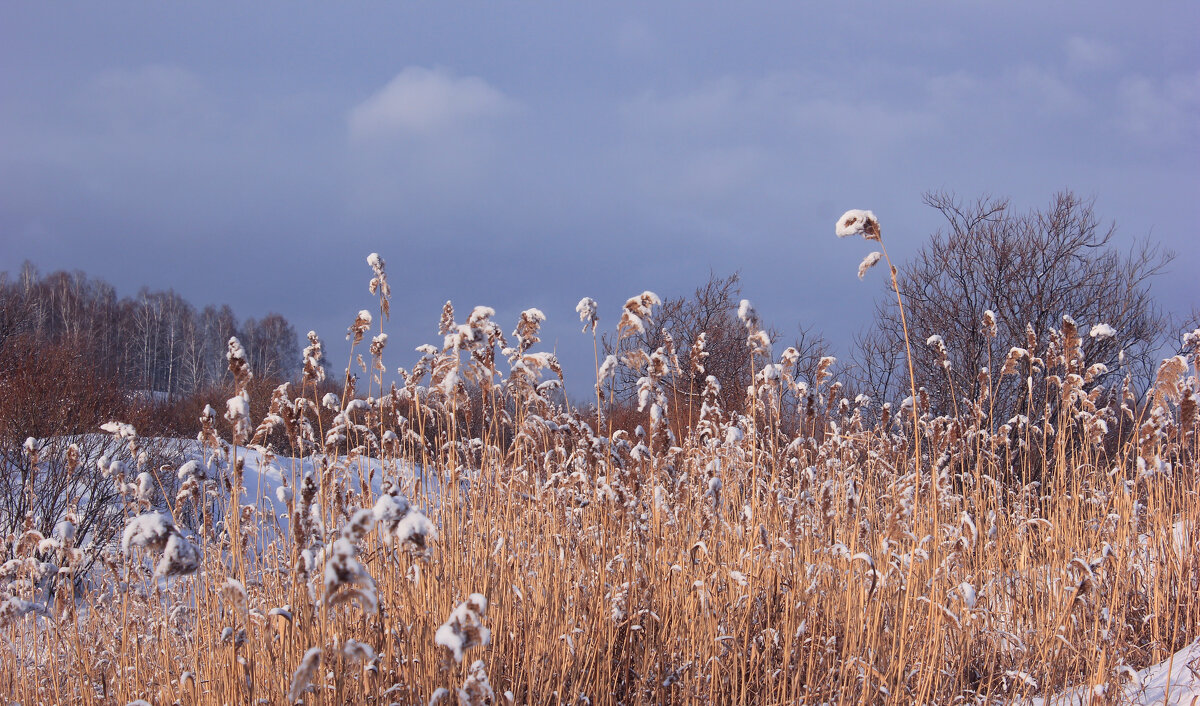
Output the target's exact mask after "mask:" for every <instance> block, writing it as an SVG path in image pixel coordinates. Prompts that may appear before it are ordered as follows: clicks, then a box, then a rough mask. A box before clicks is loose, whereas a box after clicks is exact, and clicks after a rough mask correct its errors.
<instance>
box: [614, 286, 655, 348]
mask: <svg viewBox="0 0 1200 706" xmlns="http://www.w3.org/2000/svg"><path fill="white" fill-rule="evenodd" d="M660 304H662V299H659V297H658V295H657V294H655V293H654V292H651V291H650V290H646V291H644V292H642V293H641V294H639V295H637V296H636V297H630V298H629V299H628V300H626V302H625V306H623V307H621V320H620V321H619V322H617V338H618V339H623V338H628V337H629V336H632V335H634V334H638V333H645V332H646V325H647V324H649V323H652V322H653V313H654V307H656V306H658V305H660Z"/></svg>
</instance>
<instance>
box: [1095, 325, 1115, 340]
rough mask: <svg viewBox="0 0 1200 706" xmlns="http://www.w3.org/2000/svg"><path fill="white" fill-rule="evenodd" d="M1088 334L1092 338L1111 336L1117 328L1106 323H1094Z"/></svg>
mask: <svg viewBox="0 0 1200 706" xmlns="http://www.w3.org/2000/svg"><path fill="white" fill-rule="evenodd" d="M1088 335H1089V336H1091V337H1092V338H1112V337H1113V336H1116V335H1117V330H1116V329H1115V328H1113V327H1112V326H1109V325H1108V324H1096V325H1095V326H1092V330H1091V331H1090V332H1089V333H1088Z"/></svg>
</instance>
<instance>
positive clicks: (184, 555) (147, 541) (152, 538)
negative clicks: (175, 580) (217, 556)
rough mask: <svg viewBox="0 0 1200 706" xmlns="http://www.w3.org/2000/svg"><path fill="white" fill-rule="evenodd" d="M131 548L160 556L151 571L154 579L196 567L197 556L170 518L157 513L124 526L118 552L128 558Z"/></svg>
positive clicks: (136, 519)
mask: <svg viewBox="0 0 1200 706" xmlns="http://www.w3.org/2000/svg"><path fill="white" fill-rule="evenodd" d="M135 546H137V547H144V548H145V549H148V550H152V551H161V552H162V558H161V559H159V562H158V565H157V566H156V567H155V569H154V575H155V576H160V577H163V578H169V577H171V576H181V575H183V574H190V573H192V572H194V571H195V570H196V569H197V568H199V566H200V553H199V552H198V551H196V548H195V547H193V546H192V545H191V543H189V542H188V541H187V539H185V538H184V536H183V535H182V534H180V533H179V530H178V529H177V528H176V527H175V523H173V522H171V518H169V517H167V516H166V515H164V514H162V513H161V512H147V513H145V514H142V515H138V516H137V517H131V518H129V520H128V522H126V523H125V532H124V533H123V534H122V535H121V550H122V551H124V552H125V553H126V554H128V553H129V552H130V550H131V549H132V548H133V547H135Z"/></svg>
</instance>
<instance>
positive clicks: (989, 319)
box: [983, 309, 1000, 338]
mask: <svg viewBox="0 0 1200 706" xmlns="http://www.w3.org/2000/svg"><path fill="white" fill-rule="evenodd" d="M983 331H984V333H986V334H987V337H988V338H995V337H996V336H997V335H999V333H1000V331H999V329H998V328H997V326H996V312H994V311H992V310H991V309H988V310H986V311H984V312H983Z"/></svg>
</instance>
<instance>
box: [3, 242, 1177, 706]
mask: <svg viewBox="0 0 1200 706" xmlns="http://www.w3.org/2000/svg"><path fill="white" fill-rule="evenodd" d="M370 264H371V266H372V267H373V274H374V277H373V279H372V280H371V285H370V289H371V292H372V293H373V294H374V295H375V296H376V297H377V298H378V302H379V306H378V308H377V309H376V310H374V311H373V312H367V311H363V312H360V313H359V315H358V316H357V318H356V320H355V321H354V323H353V325H352V326H351V328H350V332H349V334H350V336H351V338H352V339H353V342H354V343H355V344H356V346H357V347H356V349H355V352H354V353H352V356H353V355H358V354H360V353H361V354H364V357H365V358H367V360H366V361H365V366H366V368H367V374H366V375H364V376H363V378H361V379H358V378H355V379H351V378H347V379H346V380H345V381H341V380H339V381H337V382H339V383H343V384H342V385H341V387H342V390H341V393H340V394H339V393H336V392H333V393H327V392H322V391H320V390H324V389H326V387H327V386H328V382H329V381H323V378H324V371H323V368H322V366H321V365H320V363H321V358H322V355H323V354H322V345H321V343H320V341H319V340H318V339H317V338H316V337H315V336H312V335H310V342H311V345H310V346H309V348H308V349H307V350H306V351H305V369H304V372H303V377H302V379H301V380H300V381H298V382H297V383H295V384H292V385H284V386H281V387H279V388H278V389H277V390H276V391H275V393H274V395H273V397H272V399H271V401H270V412H269V413H268V414H267V415H266V416H265V417H263V418H261V419H251V418H250V416H249V415H250V412H249V410H250V405H249V401H250V400H249V399H248V397H249V392H248V389H249V380H250V377H251V370H252V369H253V365H254V361H252V360H250V361H247V360H246V356H245V353H244V351H243V350H242V349H241V346H240V344H239V343H238V342H237V341H236V339H235V340H233V341H230V342H229V356H228V360H229V364H230V370H231V371H232V373H233V376H234V379H235V381H236V386H237V388H236V394H235V395H234V396H233V397H232V398H231V399H229V400H228V401H227V402H225V401H220V400H215V401H214V404H216V403H218V402H220V404H219V405H218V406H219V407H221V409H220V410H214V409H208V410H206V411H205V414H204V415H203V416H202V417H201V418H200V419H199V420H197V431H198V433H199V435H198V441H196V442H193V444H194V449H195V452H196V453H195V456H196V458H195V459H194V460H193V461H192V462H188V463H185V464H181V465H180V466H179V467H170V466H162V467H157V468H156V467H153V466H151V465H149V464H145V463H139V461H140V459H139V457H140V456H141V454H140V444H141V443H142V440H140V439H139V437H138V436H137V433H136V430H135V429H133V428H131V427H129V426H127V425H123V424H120V423H115V424H111V425H106V430H105V431H106V432H108V433H111V434H113V435H114V436H116V437H118V438H119V439H120V443H121V444H122V445H124V446H125V447H126V452H124V453H122V454H121V455H120V459H118V458H117V456H115V455H114V456H113V457H111V458H110V457H107V456H106V457H104V458H100V459H92V458H82V457H80V458H78V459H77V462H78V463H92V464H98V465H99V467H100V469H101V470H102V471H103V472H104V475H105V477H106V478H109V479H111V481H112V482H113V483H115V484H116V487H117V488H118V490H119V491H120V496H121V498H123V501H122V508H121V512H122V513H124V515H125V519H124V520H123V522H124V527H125V530H124V533H123V536H122V537H121V541H120V542H116V543H113V544H112V545H110V546H95V545H94V544H93V543H89V541H88V539H87V537H86V536H85V535H84V534H83V532H82V530H80V532H78V533H77V532H76V528H75V526H74V525H73V524H72V522H71V521H70V518H68V520H67V521H64V522H62V523H60V524H59V525H58V526H57V527H56V528H55V531H54V532H52V533H50V534H43V533H40V532H38V531H36V530H35V529H33V528H32V527H31V528H30V529H29V530H28V531H27V532H26V533H25V534H24V535H23V536H14V537H10V538H9V541H6V542H5V544H4V546H3V549H0V551H2V552H4V553H3V555H0V561H2V562H3V566H2V568H0V602H2V604H3V607H0V653H2V654H3V659H0V693H2V694H4V695H5V697H4V698H5V701H6V702H19V703H25V704H35V703H64V704H65V703H82V704H98V703H118V704H125V703H129V702H133V701H135V700H138V699H141V700H144V701H146V702H149V703H156V704H157V703H162V704H170V703H182V704H199V703H206V704H207V703H271V704H275V703H291V702H303V703H310V704H334V703H361V704H388V703H400V704H412V703H422V704H423V703H445V704H450V703H455V702H457V703H463V704H468V703H469V704H484V703H494V704H504V703H522V704H558V703H562V704H568V703H570V704H576V703H579V704H584V703H590V704H618V703H620V704H636V703H663V704H666V703H754V704H793V703H830V704H859V703H871V704H874V703H880V704H882V703H894V704H910V703H944V704H953V703H1024V702H1028V701H1029V700H1031V699H1034V698H1039V697H1040V698H1046V697H1052V696H1053V695H1056V694H1062V693H1065V692H1066V691H1067V690H1068V689H1072V688H1075V687H1082V690H1076V691H1075V692H1074V693H1076V694H1080V693H1082V694H1084V696H1083V697H1082V698H1084V699H1086V700H1087V701H1088V702H1090V703H1097V704H1107V703H1123V702H1126V701H1128V700H1131V699H1134V698H1137V690H1138V686H1139V685H1138V681H1137V675H1138V671H1139V670H1141V669H1143V668H1145V667H1147V666H1149V665H1152V664H1155V663H1159V662H1162V661H1163V660H1167V659H1168V658H1170V657H1171V655H1172V654H1174V653H1175V652H1177V651H1178V650H1180V649H1181V648H1183V647H1185V646H1187V645H1189V644H1190V643H1192V642H1193V641H1195V640H1196V639H1197V637H1198V636H1200V629H1198V628H1200V548H1198V542H1197V538H1198V536H1200V535H1198V533H1200V499H1198V497H1197V484H1196V477H1197V476H1196V474H1197V465H1196V462H1197V458H1198V453H1200V440H1198V436H1197V406H1196V395H1197V391H1198V388H1197V379H1196V374H1197V365H1198V363H1200V335H1198V336H1196V337H1194V338H1190V339H1189V340H1188V345H1189V346H1190V349H1189V351H1188V352H1186V353H1185V355H1181V356H1177V357H1174V358H1170V359H1168V360H1166V361H1165V362H1164V363H1163V365H1162V367H1161V368H1160V370H1159V375H1158V378H1157V380H1156V381H1155V383H1154V387H1153V389H1152V390H1150V391H1149V393H1148V394H1147V395H1145V396H1144V398H1140V399H1139V398H1135V396H1134V395H1133V394H1132V393H1131V392H1129V390H1128V388H1126V389H1125V390H1122V389H1121V388H1120V386H1118V387H1117V388H1115V393H1103V391H1101V390H1100V388H1095V389H1092V388H1090V386H1089V384H1090V382H1091V381H1092V378H1093V377H1094V376H1096V375H1097V374H1098V371H1097V370H1096V369H1095V368H1094V367H1093V366H1089V364H1088V362H1087V361H1086V360H1083V359H1082V354H1081V353H1080V337H1081V335H1083V334H1081V333H1080V332H1079V331H1078V330H1077V329H1076V327H1075V325H1074V324H1073V322H1071V321H1070V319H1069V318H1068V319H1064V325H1063V327H1062V328H1061V329H1059V330H1056V331H1055V332H1054V333H1053V335H1052V336H1050V337H1049V340H1044V341H1037V340H1031V341H1029V342H1028V345H1027V346H1026V347H1024V348H1019V349H1013V351H1012V352H1011V353H1010V355H1009V357H1008V359H1006V360H1005V361H997V365H996V369H995V370H994V371H990V372H989V371H981V375H983V376H985V384H984V385H983V386H982V389H983V390H984V391H985V392H984V394H982V395H981V396H980V397H979V399H976V400H961V401H960V402H959V405H958V411H957V413H956V414H954V415H948V416H945V415H943V416H939V415H936V414H934V413H932V412H931V411H930V408H929V404H928V399H927V395H926V394H925V391H921V390H917V391H915V392H916V393H917V394H915V395H914V396H913V397H910V398H909V399H908V400H906V401H905V402H904V403H903V404H898V405H897V406H896V407H895V408H894V409H893V408H892V407H891V406H881V405H879V404H878V401H876V402H872V401H870V400H866V399H865V398H859V399H856V400H851V399H845V398H844V397H843V396H842V394H841V392H842V388H841V386H840V385H839V384H838V382H837V381H835V380H832V379H829V377H828V375H827V374H825V373H824V371H821V372H819V374H818V375H817V376H816V378H815V379H812V380H798V379H796V377H795V372H794V367H793V366H794V365H795V355H794V351H790V350H789V351H784V352H783V353H782V354H781V355H774V354H773V353H772V352H771V347H770V342H769V340H767V336H766V335H765V334H764V333H763V332H762V331H761V330H759V324H758V322H757V318H756V317H755V316H754V314H753V311H752V309H751V308H750V307H749V306H744V307H743V311H742V312H741V314H742V320H743V321H744V323H745V324H746V337H747V345H748V346H751V347H753V348H755V349H756V353H757V355H756V356H755V357H754V358H753V359H752V360H753V361H754V362H753V365H754V366H755V370H753V371H752V379H753V385H752V386H751V388H750V389H749V390H747V391H746V395H747V398H746V399H747V401H746V405H745V408H744V409H743V410H742V411H732V410H724V409H722V408H721V406H720V402H719V399H720V396H719V395H718V394H717V390H716V387H717V385H718V382H717V381H716V380H715V379H711V378H710V379H709V382H708V385H707V387H706V389H697V390H695V391H694V395H692V396H690V397H689V399H686V400H683V401H682V402H681V401H680V399H679V398H678V397H677V396H672V395H668V394H666V393H665V392H664V390H665V388H664V386H663V385H662V382H663V380H664V379H665V378H667V377H669V376H671V375H672V374H674V373H675V372H677V371H679V370H681V369H683V368H690V369H693V370H702V368H703V363H704V351H703V349H702V347H700V346H698V347H696V348H695V349H692V350H683V351H675V350H671V349H669V348H659V349H657V350H636V349H635V350H632V351H631V352H627V353H626V354H624V355H623V356H622V359H621V360H616V359H613V360H610V361H603V360H599V356H598V360H597V363H598V364H597V366H596V368H597V369H596V370H595V371H588V372H587V375H588V376H591V375H593V374H594V375H595V379H596V381H597V382H596V395H595V402H594V403H593V404H591V405H588V406H579V405H569V404H566V403H565V402H564V399H565V398H564V396H563V395H562V391H561V376H562V370H561V368H560V366H559V364H558V362H557V360H556V359H555V357H554V356H553V355H551V354H549V353H545V352H541V347H540V346H539V344H540V341H539V327H540V324H541V322H542V320H543V317H542V315H541V312H539V311H537V310H528V311H526V312H524V313H523V314H522V316H521V320H520V322H519V324H518V326H517V328H516V330H515V331H514V332H513V333H512V334H510V335H509V336H507V337H506V336H505V334H504V333H503V331H502V329H501V327H500V326H499V325H498V324H497V323H495V322H494V321H493V318H494V313H493V312H492V311H491V310H489V309H487V308H483V307H480V308H476V309H474V310H473V311H472V312H471V313H470V315H469V316H467V317H466V318H465V321H462V320H460V317H459V315H458V314H456V312H454V311H453V309H452V307H450V306H447V308H446V310H445V312H444V314H443V317H442V321H441V325H440V334H441V335H442V336H443V337H444V345H443V346H442V347H441V348H434V347H427V348H426V349H424V350H423V351H422V357H421V359H420V361H419V362H418V363H417V364H416V365H415V366H414V368H413V369H412V370H406V371H403V373H402V374H401V375H400V377H399V379H398V380H397V382H396V383H388V384H384V382H383V381H384V378H383V376H382V375H380V373H381V371H383V370H385V365H384V362H383V361H384V359H385V358H386V357H387V356H388V353H389V351H387V348H386V344H387V338H386V334H385V331H386V328H385V321H386V319H387V317H388V314H389V311H388V309H389V295H390V292H389V288H388V284H387V279H386V272H385V270H384V265H383V262H382V260H381V259H379V258H378V257H377V256H372V258H371V260H370ZM656 300H657V297H655V296H654V295H653V294H651V293H649V292H647V293H645V294H643V295H640V296H637V297H634V298H632V299H630V300H629V301H628V302H627V303H626V304H625V306H624V309H623V312H622V317H621V320H620V321H619V322H618V324H617V331H618V335H629V334H631V333H633V332H637V331H640V330H642V329H644V328H645V327H648V326H652V325H653V324H652V320H653V311H654V306H655V304H656ZM579 311H580V316H581V320H582V321H583V322H584V324H585V326H587V327H588V328H589V329H590V333H591V335H595V331H596V320H595V304H594V302H591V301H590V300H584V301H583V302H581V303H580V307H579ZM982 325H984V326H986V325H987V322H983V323H982ZM935 344H936V342H934V343H933V344H931V345H935ZM363 349H366V350H363ZM616 366H625V367H628V368H631V369H634V370H636V371H637V374H638V375H639V376H640V380H639V382H638V395H637V400H635V401H634V405H635V407H636V412H637V414H638V415H640V418H641V419H642V421H641V423H640V426H638V427H637V428H636V429H632V430H631V429H624V428H616V426H614V425H613V423H612V421H611V420H612V414H611V410H610V406H611V404H612V400H611V399H610V395H609V393H608V390H609V388H608V384H609V381H610V380H611V376H612V374H613V372H614V370H615V367H616ZM1035 378H1036V384H1035ZM1014 381H1016V382H1017V383H1020V384H1021V385H1022V386H1023V389H1024V390H1025V392H1024V393H1023V394H1024V395H1026V396H1027V405H1026V409H1027V410H1029V413H1028V414H1027V415H1018V416H1017V417H1014V418H1011V419H998V418H995V415H994V411H993V409H992V404H991V397H990V392H989V391H991V390H993V389H995V388H996V386H999V385H1001V384H1011V383H1013V382H1014ZM322 384H324V385H325V386H326V387H322ZM1110 392H1111V391H1110ZM784 400H801V404H800V405H799V406H798V407H797V405H795V403H794V402H791V401H789V402H787V404H785V402H784ZM322 410H325V411H326V412H327V413H325V414H324V415H322V413H321V412H322ZM268 439H276V440H277V439H285V440H286V441H285V442H283V443H272V445H271V446H270V447H268V445H267V440H268ZM67 441H69V440H64V445H65V444H66V442H67ZM36 448H40V447H39V446H38V445H37V444H35V443H31V444H30V453H31V454H36V453H38V451H36V450H35V449H36ZM65 453H71V451H70V449H69V447H68V449H67V450H66V451H65ZM121 459H123V460H121ZM37 462H38V461H37V459H36V458H34V459H32V463H33V464H34V465H35V466H36V464H37ZM251 476H252V477H254V478H256V481H255V482H254V483H248V482H247V480H246V479H247V478H248V477H251ZM264 477H270V478H272V479H274V481H273V484H269V487H268V488H267V490H263V488H264V486H263V484H262V478H264ZM1170 698H1172V699H1175V698H1177V694H1174V695H1171V696H1170Z"/></svg>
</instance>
